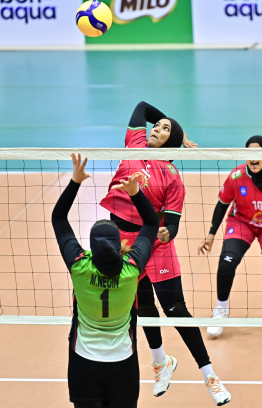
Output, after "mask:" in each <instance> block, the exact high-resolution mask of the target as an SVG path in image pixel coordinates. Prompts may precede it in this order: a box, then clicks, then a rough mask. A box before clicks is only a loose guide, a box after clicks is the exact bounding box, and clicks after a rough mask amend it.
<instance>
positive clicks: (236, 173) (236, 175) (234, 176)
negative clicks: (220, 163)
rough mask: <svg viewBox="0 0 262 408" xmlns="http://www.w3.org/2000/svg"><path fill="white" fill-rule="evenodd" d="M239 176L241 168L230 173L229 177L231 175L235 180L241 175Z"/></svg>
mask: <svg viewBox="0 0 262 408" xmlns="http://www.w3.org/2000/svg"><path fill="white" fill-rule="evenodd" d="M241 176H242V173H241V170H236V171H234V172H233V173H232V174H231V177H232V179H233V180H235V179H236V178H238V177H241Z"/></svg>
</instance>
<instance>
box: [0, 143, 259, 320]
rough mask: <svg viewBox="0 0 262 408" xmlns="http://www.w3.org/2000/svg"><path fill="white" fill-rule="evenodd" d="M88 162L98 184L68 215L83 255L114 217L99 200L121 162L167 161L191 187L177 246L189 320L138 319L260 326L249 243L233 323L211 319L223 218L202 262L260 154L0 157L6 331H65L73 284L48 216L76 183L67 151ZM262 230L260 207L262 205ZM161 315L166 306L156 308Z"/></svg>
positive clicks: (233, 300)
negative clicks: (226, 201)
mask: <svg viewBox="0 0 262 408" xmlns="http://www.w3.org/2000/svg"><path fill="white" fill-rule="evenodd" d="M71 152H75V153H81V156H82V158H85V157H88V164H87V167H86V170H87V172H88V173H90V174H91V175H92V178H90V179H88V180H86V181H85V182H83V184H82V186H81V188H80V189H79V192H78V195H77V198H76V200H75V202H74V204H73V206H72V209H71V211H70V214H69V221H70V224H71V226H72V228H73V229H74V232H75V235H76V238H77V239H78V240H79V242H80V243H81V245H82V247H83V248H85V249H89V248H90V246H89V244H90V243H89V232H90V228H91V226H92V225H93V224H94V222H95V221H96V220H98V219H101V218H109V213H108V211H106V210H105V209H103V208H102V207H101V206H100V205H99V202H100V201H101V199H102V198H103V197H105V195H106V194H107V191H108V186H109V183H110V181H111V180H112V177H113V176H114V174H115V171H116V169H117V166H118V163H119V160H171V159H174V161H173V164H174V165H175V166H176V167H177V169H178V170H179V173H180V176H181V179H182V181H183V183H184V185H185V188H186V196H185V202H184V207H183V213H182V218H181V222H180V226H179V232H178V235H177V237H176V238H175V246H176V250H177V254H178V258H179V261H180V265H181V271H182V284H183V290H184V296H185V300H186V303H187V307H188V309H189V311H190V312H191V314H192V315H193V317H194V318H193V319H190V323H189V322H188V320H189V319H173V318H165V317H164V315H163V313H162V311H161V310H160V313H161V317H160V318H158V319H155V318H154V319H151V318H140V319H139V321H138V323H139V324H141V325H142V324H143V325H147V326H154V325H157V326H158V325H159V326H173V325H176V326H185V325H188V326H189V325H190V326H211V325H215V326H218V325H221V326H231V327H232V326H234V327H242V326H245V327H246V326H254V327H260V326H262V319H261V318H260V317H261V316H262V273H261V271H262V268H261V263H262V259H261V250H260V247H259V244H258V242H257V241H255V242H254V243H253V245H252V246H251V248H250V249H249V250H248V252H247V253H246V255H245V257H244V259H243V260H242V262H241V264H240V265H239V266H238V268H237V273H236V277H235V280H234V284H233V288H232V291H231V295H230V302H229V307H230V318H229V319H220V320H221V321H220V323H219V324H218V323H217V321H216V322H215V324H214V322H213V320H212V319H210V316H211V311H212V309H213V308H214V307H215V306H216V297H217V294H216V274H217V266H218V260H219V255H220V252H221V247H222V241H223V234H224V228H225V220H226V217H225V219H224V221H223V223H222V225H221V227H220V228H219V231H218V232H217V234H216V237H215V243H214V245H213V248H212V252H211V253H210V254H207V255H201V256H198V254H197V248H198V245H199V243H200V241H201V240H202V239H204V238H205V237H206V236H207V235H208V232H209V228H210V224H211V219H212V214H213V210H214V207H215V205H216V203H217V196H218V193H219V189H220V187H221V186H222V184H223V183H224V181H225V179H226V177H227V176H228V174H229V173H230V172H231V171H232V170H233V169H234V168H235V167H237V166H238V165H240V164H242V163H243V162H245V161H246V160H253V159H256V160H262V151H261V149H250V148H249V149H77V148H72V149H37V148H35V149H33V148H32V149H30V148H24V149H13V148H12V149H11V148H10V149H0V313H1V316H0V323H7V324H31V323H36V324H53V323H54V324H69V323H70V320H71V315H72V289H73V288H72V283H71V278H70V275H69V273H68V271H67V269H66V266H65V264H64V261H63V259H62V257H61V254H60V252H59V248H58V245H57V242H56V239H55V235H54V232H53V228H52V224H51V213H52V210H53V208H54V205H55V203H56V202H57V200H58V198H59V196H60V195H61V193H62V191H63V190H64V188H65V187H66V186H67V184H68V182H69V181H70V179H71V175H72V162H71V157H70V153H71ZM260 210H261V222H262V203H261V209H260ZM159 309H160V307H159Z"/></svg>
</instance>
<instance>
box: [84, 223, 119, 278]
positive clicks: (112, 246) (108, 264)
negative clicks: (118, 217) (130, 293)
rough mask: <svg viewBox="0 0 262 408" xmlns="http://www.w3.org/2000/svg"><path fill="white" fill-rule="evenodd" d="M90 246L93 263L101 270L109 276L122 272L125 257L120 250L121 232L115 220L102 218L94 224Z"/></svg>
mask: <svg viewBox="0 0 262 408" xmlns="http://www.w3.org/2000/svg"><path fill="white" fill-rule="evenodd" d="M90 248H91V251H92V254H93V259H92V260H93V263H94V265H95V266H96V267H97V269H98V270H99V272H101V273H102V274H103V275H106V276H108V277H109V278H111V277H112V276H115V275H119V274H120V273H121V270H122V268H123V257H122V255H121V254H120V252H119V251H120V248H121V241H120V234H119V230H118V228H117V226H116V224H115V223H114V222H113V221H109V220H100V221H97V222H96V223H95V224H94V225H93V227H92V228H91V231H90Z"/></svg>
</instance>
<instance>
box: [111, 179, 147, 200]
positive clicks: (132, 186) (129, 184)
mask: <svg viewBox="0 0 262 408" xmlns="http://www.w3.org/2000/svg"><path fill="white" fill-rule="evenodd" d="M139 177H140V175H139V174H138V175H137V176H134V177H132V176H128V179H127V180H123V179H121V180H120V182H121V184H115V185H114V186H112V187H111V188H112V189H114V190H124V191H126V192H127V193H128V194H129V195H130V196H134V195H136V194H137V193H138V191H139V184H138V179H139Z"/></svg>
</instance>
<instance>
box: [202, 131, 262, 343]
mask: <svg viewBox="0 0 262 408" xmlns="http://www.w3.org/2000/svg"><path fill="white" fill-rule="evenodd" d="M246 147H257V148H261V147H262V136H253V137H251V138H250V139H248V141H247V143H246ZM261 170H262V160H247V163H246V164H241V165H240V166H238V167H236V168H235V169H234V170H233V171H232V172H231V173H230V175H229V176H228V178H227V179H226V181H225V183H224V185H223V186H222V188H221V190H220V193H219V196H218V203H217V205H216V207H215V210H214V214H213V218H212V225H211V228H210V231H209V234H208V236H207V238H206V239H204V240H203V241H202V242H201V243H200V245H199V248H198V254H201V253H202V254H204V253H205V250H206V251H207V252H210V251H211V248H212V245H213V242H214V238H215V234H216V232H217V230H218V228H219V226H220V224H221V222H222V220H223V218H224V215H225V213H226V211H227V209H228V207H229V205H230V204H231V203H232V202H233V204H232V207H231V209H230V211H229V215H228V218H227V222H226V232H225V236H224V243H223V247H222V252H221V255H220V259H219V264H218V271H217V306H216V307H215V309H214V310H213V317H214V318H216V319H217V318H225V317H228V316H229V309H228V299H229V295H230V291H231V288H232V284H233V280H234V277H235V272H236V268H237V266H238V265H239V263H240V262H241V259H242V258H243V256H244V255H245V253H246V251H247V250H248V248H249V247H250V245H251V244H252V242H253V241H254V239H255V238H257V239H258V241H259V244H260V247H262V171H261ZM222 331H223V328H222V327H208V328H207V333H208V334H209V335H210V336H214V337H217V336H219V335H220V334H221V333H222Z"/></svg>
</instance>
